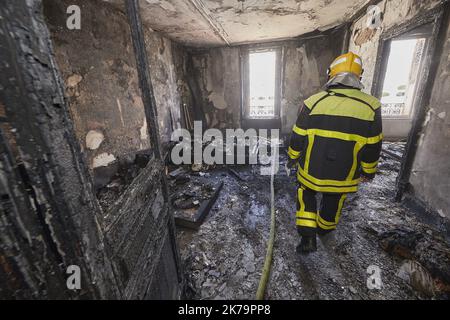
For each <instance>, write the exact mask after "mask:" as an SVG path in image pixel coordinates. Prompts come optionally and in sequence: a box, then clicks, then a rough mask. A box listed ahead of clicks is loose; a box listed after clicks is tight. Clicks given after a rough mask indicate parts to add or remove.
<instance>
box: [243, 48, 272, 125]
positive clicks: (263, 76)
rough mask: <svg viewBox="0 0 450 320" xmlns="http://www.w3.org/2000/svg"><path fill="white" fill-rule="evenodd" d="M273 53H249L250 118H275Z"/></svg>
mask: <svg viewBox="0 0 450 320" xmlns="http://www.w3.org/2000/svg"><path fill="white" fill-rule="evenodd" d="M276 58H277V56H276V54H275V51H268V52H258V53H250V56H249V68H250V72H249V73H250V88H249V90H250V110H249V115H250V117H251V118H272V117H274V116H275V64H276Z"/></svg>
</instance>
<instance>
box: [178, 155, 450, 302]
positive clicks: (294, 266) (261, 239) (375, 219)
mask: <svg viewBox="0 0 450 320" xmlns="http://www.w3.org/2000/svg"><path fill="white" fill-rule="evenodd" d="M387 147H388V149H389V150H391V147H390V146H387ZM396 148H397V147H396ZM398 148H399V147H398ZM399 149H401V148H399ZM286 160H287V159H286V158H285V156H284V155H282V158H281V161H280V168H282V167H283V165H284V163H285V162H286ZM399 166H400V163H399V162H398V161H396V160H394V159H392V158H390V157H383V158H382V159H381V162H380V173H379V174H378V175H377V177H376V178H375V179H374V181H373V182H370V183H366V184H362V185H361V188H360V191H359V192H358V193H357V194H355V195H350V196H349V198H348V200H347V203H346V205H345V207H344V210H343V213H342V218H341V223H340V225H339V229H338V230H337V234H336V237H337V239H338V240H339V243H340V246H339V247H340V248H341V249H342V250H339V251H337V252H328V251H327V250H325V248H324V247H323V245H322V244H321V243H320V241H319V244H318V246H319V251H318V252H316V253H314V254H311V255H309V256H299V255H297V254H296V253H295V247H296V245H297V244H298V240H299V239H298V235H297V231H296V227H295V213H296V200H295V195H296V181H295V177H292V176H291V177H288V176H287V175H286V172H285V171H284V170H281V169H280V170H279V172H278V174H277V175H276V177H275V192H276V196H275V197H276V203H275V207H276V210H277V211H278V213H277V216H276V225H277V227H276V239H275V247H274V259H273V265H272V271H271V276H270V280H269V284H268V288H267V293H266V298H267V299H417V298H423V299H426V298H430V297H434V298H445V297H446V293H445V285H443V284H444V283H446V282H445V281H447V280H446V276H444V275H445V269H446V268H448V266H450V263H449V262H448V260H447V256H445V255H443V254H444V253H445V254H447V253H446V252H447V250H448V244H447V242H446V241H445V240H444V239H440V238H439V237H437V236H436V235H438V234H439V232H438V231H436V230H434V229H433V228H432V227H430V226H426V225H424V224H422V223H421V222H420V221H419V220H418V219H417V218H416V216H415V214H414V212H411V211H408V209H407V208H406V207H404V206H402V204H401V203H396V202H394V201H393V197H394V193H395V187H394V186H395V180H396V178H397V172H398V170H399ZM233 170H235V171H236V173H237V174H238V175H239V176H241V177H243V178H245V182H243V181H241V180H240V179H238V178H237V177H236V175H235V174H233V173H232V172H230V170H228V169H227V168H215V169H213V170H210V171H209V174H210V177H209V178H203V179H205V180H204V181H210V182H211V181H222V182H223V183H224V187H223V188H224V190H223V191H222V192H221V193H220V196H219V198H218V199H217V202H216V204H215V205H214V206H213V208H212V209H211V213H210V215H209V216H208V217H207V219H206V220H205V222H204V223H203V225H202V226H201V227H200V228H199V229H198V231H190V230H178V236H177V237H178V242H179V245H180V249H181V256H182V259H183V260H184V266H185V273H186V277H187V279H188V289H187V297H188V298H191V299H253V298H254V297H255V293H256V290H257V286H258V281H259V278H260V275H261V269H262V266H263V263H264V256H265V250H266V241H267V238H268V236H269V224H270V210H269V207H270V203H269V194H270V192H269V179H270V177H269V176H261V175H260V173H259V167H257V166H237V167H233ZM396 230H404V232H406V233H405V235H408V234H409V233H408V232H409V231H408V230H411V233H410V234H409V240H407V239H405V241H404V242H400V243H402V245H404V246H405V248H406V249H408V250H409V251H408V250H406V251H405V252H404V255H400V256H399V255H397V254H391V253H393V252H397V251H399V250H394V251H389V250H388V251H386V250H384V249H383V243H384V242H383V241H389V239H393V238H392V237H391V238H389V237H388V235H394V234H396ZM430 234H431V235H430ZM398 235H399V237H394V238H395V239H401V238H402V239H403V237H401V236H400V235H401V234H398ZM419 235H420V236H419ZM424 240H425V242H423V241H424ZM390 243H391V242H390ZM433 246H434V248H432V247H433ZM430 248H432V249H430ZM399 252H402V251H401V250H400V251H399ZM406 252H410V253H409V254H406ZM408 261H414V264H411V265H414V266H416V268H414V269H413V268H409V269H408V268H406V263H409V262H408ZM427 261H428V262H430V261H434V262H433V263H431V264H430V263H428V264H427ZM418 264H420V265H421V266H423V268H424V270H427V272H428V273H429V274H431V275H433V279H434V280H433V281H434V283H435V285H434V286H433V288H435V289H433V290H429V289H426V288H427V287H426V286H424V285H423V284H425V283H427V282H426V281H418V279H419V280H420V279H427V278H426V277H424V274H422V275H420V276H417V275H416V274H414V272H415V271H414V272H410V271H411V270H418V267H417V266H418ZM370 266H378V267H379V268H381V277H382V283H383V286H382V288H381V289H380V290H370V289H369V288H368V287H367V279H368V277H369V275H368V273H367V270H368V268H369V267H370ZM439 267H440V268H439ZM406 275H408V276H406ZM411 279H412V280H411ZM436 279H438V280H436ZM417 283H419V284H422V286H419V285H417ZM424 288H425V289H424ZM436 288H437V289H436ZM430 293H432V296H430Z"/></svg>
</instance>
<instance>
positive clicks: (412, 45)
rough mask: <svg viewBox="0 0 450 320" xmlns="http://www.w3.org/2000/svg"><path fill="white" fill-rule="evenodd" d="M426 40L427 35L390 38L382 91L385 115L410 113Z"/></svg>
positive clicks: (405, 114)
mask: <svg viewBox="0 0 450 320" xmlns="http://www.w3.org/2000/svg"><path fill="white" fill-rule="evenodd" d="M425 43H426V39H425V38H414V39H404V40H392V41H391V43H390V45H391V47H390V52H389V58H388V62H387V68H386V75H385V78H384V83H383V90H382V94H381V103H382V104H383V109H382V110H383V115H384V116H394V117H395V116H400V117H402V116H406V117H407V116H409V115H410V114H411V111H412V106H413V103H414V97H415V92H416V88H417V84H418V83H417V82H418V81H417V79H419V78H420V76H419V70H420V66H421V62H422V57H423V55H424V51H425Z"/></svg>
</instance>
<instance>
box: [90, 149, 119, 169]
mask: <svg viewBox="0 0 450 320" xmlns="http://www.w3.org/2000/svg"><path fill="white" fill-rule="evenodd" d="M115 160H116V157H115V156H114V155H112V154H109V153H106V152H105V153H102V154H99V155H98V156H96V157H95V158H94V159H93V162H92V167H93V168H98V167H107V166H108V165H109V164H111V163H112V162H114V161H115Z"/></svg>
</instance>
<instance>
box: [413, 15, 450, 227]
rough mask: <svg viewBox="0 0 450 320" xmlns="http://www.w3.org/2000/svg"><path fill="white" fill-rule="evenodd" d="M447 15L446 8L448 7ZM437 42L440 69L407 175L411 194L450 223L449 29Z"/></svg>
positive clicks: (435, 76) (434, 81) (447, 25)
mask: <svg viewBox="0 0 450 320" xmlns="http://www.w3.org/2000/svg"><path fill="white" fill-rule="evenodd" d="M447 11H448V7H447ZM446 19H447V21H446V22H444V26H446V28H447V29H446V34H445V38H444V39H440V41H442V43H443V44H444V46H443V49H442V54H441V57H440V59H439V57H436V59H439V60H438V61H439V62H438V63H439V66H438V68H437V72H436V74H435V75H432V77H433V78H434V79H433V83H434V86H433V88H430V90H432V91H431V100H430V103H429V106H427V109H428V113H427V115H426V119H425V122H424V123H423V125H422V129H421V132H420V138H419V141H418V142H417V144H418V149H417V153H416V156H415V159H414V164H413V168H412V171H411V175H410V183H411V185H412V189H413V190H412V192H413V194H414V196H415V197H417V198H418V199H420V200H421V201H422V202H424V203H425V204H426V205H428V206H430V207H431V208H432V209H433V211H437V212H438V213H439V215H440V216H442V217H445V218H447V219H450V209H449V208H450V201H449V197H448V195H449V194H450V183H449V181H450V166H449V159H450V91H449V88H450V27H449V22H448V13H447V16H446Z"/></svg>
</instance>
